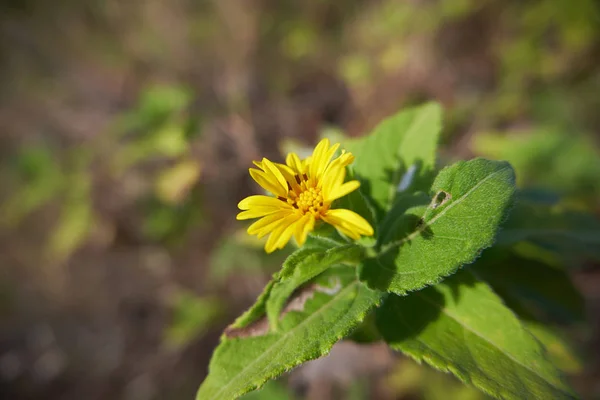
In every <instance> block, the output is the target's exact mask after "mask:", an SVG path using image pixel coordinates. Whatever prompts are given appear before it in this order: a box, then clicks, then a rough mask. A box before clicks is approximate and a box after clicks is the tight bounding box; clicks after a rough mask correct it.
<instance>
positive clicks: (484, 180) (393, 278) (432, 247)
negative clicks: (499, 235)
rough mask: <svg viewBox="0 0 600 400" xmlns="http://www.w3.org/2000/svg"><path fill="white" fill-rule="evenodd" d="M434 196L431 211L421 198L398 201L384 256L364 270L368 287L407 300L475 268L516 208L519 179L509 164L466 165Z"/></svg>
mask: <svg viewBox="0 0 600 400" xmlns="http://www.w3.org/2000/svg"><path fill="white" fill-rule="evenodd" d="M431 192H432V193H434V196H433V200H432V201H431V202H430V203H429V205H425V204H426V203H425V199H424V198H423V196H421V195H419V194H415V195H412V196H411V195H406V196H404V197H399V199H398V201H397V202H396V205H395V207H394V209H392V210H391V211H390V213H389V214H388V215H387V217H386V219H385V220H384V221H383V222H382V224H381V226H382V232H383V233H385V235H383V234H382V235H381V242H380V243H379V245H380V247H381V252H380V253H379V254H378V255H377V256H375V257H371V258H367V259H365V260H364V261H363V262H362V264H361V267H360V279H361V280H363V281H364V282H366V283H367V284H368V286H369V287H371V288H373V289H379V290H384V291H389V292H394V293H396V294H405V293H407V292H409V291H413V290H418V289H421V288H423V287H424V286H427V285H431V284H434V283H437V282H439V281H440V280H442V279H443V278H444V277H446V276H448V275H451V274H452V273H454V272H455V271H456V270H457V269H458V268H459V267H460V266H461V265H464V264H468V263H471V262H473V261H474V260H475V258H476V257H477V256H478V255H479V253H480V252H481V250H483V249H484V248H486V247H489V246H491V245H492V243H493V242H494V237H495V234H496V231H497V229H498V225H499V224H500V223H501V222H502V220H503V219H504V218H505V216H506V214H507V211H508V209H509V208H510V206H511V204H512V199H513V193H514V173H513V170H512V168H511V167H510V165H509V164H508V163H506V162H501V161H488V160H484V159H475V160H471V161H466V162H464V161H462V162H459V163H456V164H454V165H452V166H450V167H447V168H445V169H443V170H442V171H441V172H440V174H439V175H438V177H437V178H436V180H435V182H434V183H433V186H432V187H431ZM419 204H421V205H419ZM407 208H408V209H407Z"/></svg>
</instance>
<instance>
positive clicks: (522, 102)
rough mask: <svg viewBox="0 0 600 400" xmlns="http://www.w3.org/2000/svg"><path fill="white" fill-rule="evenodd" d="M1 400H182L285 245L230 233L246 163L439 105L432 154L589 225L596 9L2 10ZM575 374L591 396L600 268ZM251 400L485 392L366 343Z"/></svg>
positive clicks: (589, 294)
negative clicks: (481, 171)
mask: <svg viewBox="0 0 600 400" xmlns="http://www.w3.org/2000/svg"><path fill="white" fill-rule="evenodd" d="M0 87H1V90H0V182H1V183H0V398H2V399H11V400H13V399H14V400H21V399H46V400H54V399H65V400H70V399H77V400H79V399H125V400H146V399H147V400H152V399H174V400H178V399H191V398H193V396H194V393H195V391H196V389H197V387H198V385H199V384H200V382H201V381H202V380H203V378H204V376H205V374H206V372H207V365H208V361H209V359H210V356H211V353H212V350H213V349H214V347H215V346H216V344H217V343H218V337H219V334H220V332H221V331H222V330H223V328H224V327H225V326H226V325H227V324H228V323H230V322H231V321H232V320H233V319H234V317H235V316H236V315H238V314H239V313H240V312H241V311H243V310H244V309H245V308H246V307H248V306H249V305H250V304H251V303H252V302H253V301H254V299H255V297H256V295H257V294H258V293H259V292H260V290H261V289H262V287H263V286H264V284H265V283H266V282H267V281H268V279H269V277H270V274H272V273H273V271H275V270H277V268H278V267H279V265H280V263H281V261H282V260H283V259H284V258H285V256H286V255H287V254H288V253H289V251H291V249H288V250H284V251H281V252H279V253H276V254H274V255H270V256H266V255H265V254H264V252H263V251H262V247H261V246H262V244H261V243H259V242H256V241H254V239H252V238H251V237H249V236H247V235H246V234H245V233H244V225H243V224H240V223H238V222H237V221H235V214H236V213H237V208H236V204H237V202H238V201H239V200H240V199H241V198H242V197H244V196H246V195H248V194H250V193H252V192H254V191H256V186H255V185H254V184H253V183H252V182H251V179H250V177H249V175H248V173H247V168H248V167H249V166H250V165H251V161H252V160H254V159H259V158H260V157H263V156H266V157H269V158H272V159H281V157H282V153H284V152H286V151H289V150H290V149H302V148H303V147H305V146H312V145H314V144H315V143H316V141H317V140H318V138H319V137H321V136H322V135H329V136H332V137H335V136H336V135H339V134H340V133H341V132H343V133H345V134H347V135H350V136H358V135H361V134H364V133H366V132H368V131H369V130H370V129H372V128H373V127H374V126H375V125H376V123H377V122H378V121H380V120H381V119H382V118H384V117H386V116H388V115H390V114H392V113H395V112H397V111H398V110H400V109H402V108H403V107H406V106H409V105H412V104H418V103H421V102H423V101H427V100H435V101H439V102H441V103H442V104H443V105H444V107H445V110H446V116H445V128H444V132H443V138H442V159H443V160H445V161H450V160H454V159H458V158H466V157H472V156H474V155H484V156H487V157H490V158H498V159H508V160H510V161H511V162H513V164H514V165H515V167H516V168H517V171H518V174H519V175H518V179H519V184H520V185H521V186H522V187H527V188H538V189H544V190H553V191H556V192H558V193H560V194H561V196H563V199H564V201H565V202H568V203H569V204H570V205H572V206H573V207H576V208H579V209H582V210H587V211H589V212H592V213H595V214H596V215H598V213H599V211H600V201H599V199H600V196H599V193H600V157H599V154H600V153H599V152H598V147H597V145H598V141H599V139H600V3H598V2H597V1H594V0H568V1H567V0H562V1H561V0H528V1H524V0H336V1H325V0H321V1H316V0H315V1H284V0H212V1H210V0H205V1H203V0H170V1H161V0H143V1H142V0H140V1H121V0H54V1H35V0H2V1H0ZM572 275H573V279H574V280H575V282H576V283H577V285H578V286H579V288H580V289H581V290H582V293H583V294H584V296H585V297H586V300H587V305H588V306H587V307H588V315H589V319H590V323H589V326H588V327H587V328H586V329H584V330H583V331H582V332H578V333H577V334H576V335H574V338H573V339H574V340H575V343H576V348H577V349H578V351H579V352H580V353H581V354H583V355H584V361H585V362H584V365H585V366H584V368H583V369H582V370H581V371H580V372H579V373H577V374H575V376H573V377H572V382H573V384H574V385H575V387H576V388H577V390H578V391H579V392H580V393H581V394H582V395H583V396H584V397H585V398H590V399H593V398H600V383H599V382H600V379H599V377H600V373H599V372H600V363H599V360H600V350H599V349H600V340H599V339H598V331H599V329H598V328H599V326H600V322H599V321H600V268H599V265H598V264H594V263H593V262H588V263H586V264H584V265H583V268H577V269H575V268H574V269H573V273H572ZM247 398H248V399H251V398H253V399H263V400H266V399H302V398H308V399H317V400H319V399H356V400H360V399H383V400H387V399H433V400H435V399H449V398H450V399H481V398H483V395H481V394H479V393H478V392H476V391H474V390H472V389H469V388H465V387H463V386H462V385H461V384H459V383H458V381H456V380H455V379H453V378H452V377H450V376H447V375H445V374H442V373H438V372H434V371H431V370H429V369H428V368H425V367H421V366H418V365H417V364H415V363H413V362H412V361H410V360H407V359H405V358H403V357H401V356H398V355H393V354H391V353H390V352H389V351H388V350H387V349H386V348H385V346H380V345H377V344H374V345H369V346H358V345H355V344H353V343H350V342H344V343H341V344H339V345H337V346H336V347H334V350H333V352H332V355H331V356H329V357H327V358H325V359H322V360H319V361H316V362H312V363H309V364H308V365H307V366H305V367H302V368H300V369H298V370H296V371H294V372H292V373H291V374H288V375H286V376H285V377H283V378H282V379H280V380H278V381H276V382H273V383H269V384H268V385H267V387H266V388H265V389H264V390H263V391H261V392H258V393H254V394H251V395H249V396H248V397H247Z"/></svg>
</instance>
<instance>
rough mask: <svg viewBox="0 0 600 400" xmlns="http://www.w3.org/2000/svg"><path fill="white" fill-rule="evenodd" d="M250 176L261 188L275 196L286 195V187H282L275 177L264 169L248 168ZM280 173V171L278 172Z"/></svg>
mask: <svg viewBox="0 0 600 400" xmlns="http://www.w3.org/2000/svg"><path fill="white" fill-rule="evenodd" d="M249 171H250V176H251V177H252V179H254V180H255V181H256V183H258V184H259V185H260V186H262V187H263V189H265V190H268V191H269V192H271V193H273V194H274V195H275V196H280V197H286V196H287V188H286V189H283V188H282V187H281V185H280V184H279V182H278V181H277V179H276V178H275V177H273V176H270V174H267V173H266V172H264V171H261V170H258V169H255V168H250V169H249ZM280 174H281V173H280Z"/></svg>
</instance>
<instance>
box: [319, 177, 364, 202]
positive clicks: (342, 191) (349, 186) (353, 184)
mask: <svg viewBox="0 0 600 400" xmlns="http://www.w3.org/2000/svg"><path fill="white" fill-rule="evenodd" d="M359 187H360V182H359V181H348V182H346V183H344V184H341V185H339V186H334V187H333V188H331V189H330V190H328V191H327V194H326V196H324V197H325V201H333V200H336V199H339V198H340V197H344V196H345V195H347V194H348V193H351V192H353V191H355V190H356V189H358V188H359Z"/></svg>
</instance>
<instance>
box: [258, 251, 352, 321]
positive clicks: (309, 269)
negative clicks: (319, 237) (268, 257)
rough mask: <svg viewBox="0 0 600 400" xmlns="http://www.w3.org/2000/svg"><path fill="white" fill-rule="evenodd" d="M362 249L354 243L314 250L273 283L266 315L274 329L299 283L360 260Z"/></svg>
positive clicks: (301, 283)
mask: <svg viewBox="0 0 600 400" xmlns="http://www.w3.org/2000/svg"><path fill="white" fill-rule="evenodd" d="M362 252H363V251H362V249H361V247H360V246H357V245H354V244H347V245H344V246H339V247H334V248H332V249H329V250H326V251H320V252H314V253H312V254H310V255H308V256H306V257H305V258H304V259H303V260H302V261H300V262H299V263H298V264H297V265H296V267H295V268H294V271H293V273H292V274H291V275H289V276H285V279H283V272H284V271H282V279H281V280H280V281H278V282H276V283H275V285H274V286H273V289H272V290H271V294H270V296H269V299H268V300H267V317H268V319H269V324H270V325H271V327H272V328H273V329H274V330H277V329H278V327H279V324H278V322H279V315H280V313H281V310H283V307H284V306H285V303H286V301H287V300H288V298H289V297H290V296H291V295H292V293H294V291H295V290H296V289H298V288H299V287H300V286H301V285H303V284H304V283H306V282H308V281H309V280H311V279H312V278H314V277H316V276H317V275H319V274H321V273H322V272H324V271H325V270H326V269H327V268H329V267H331V266H333V265H336V264H340V263H347V262H353V263H357V262H358V261H359V260H360V257H361V254H362Z"/></svg>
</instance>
